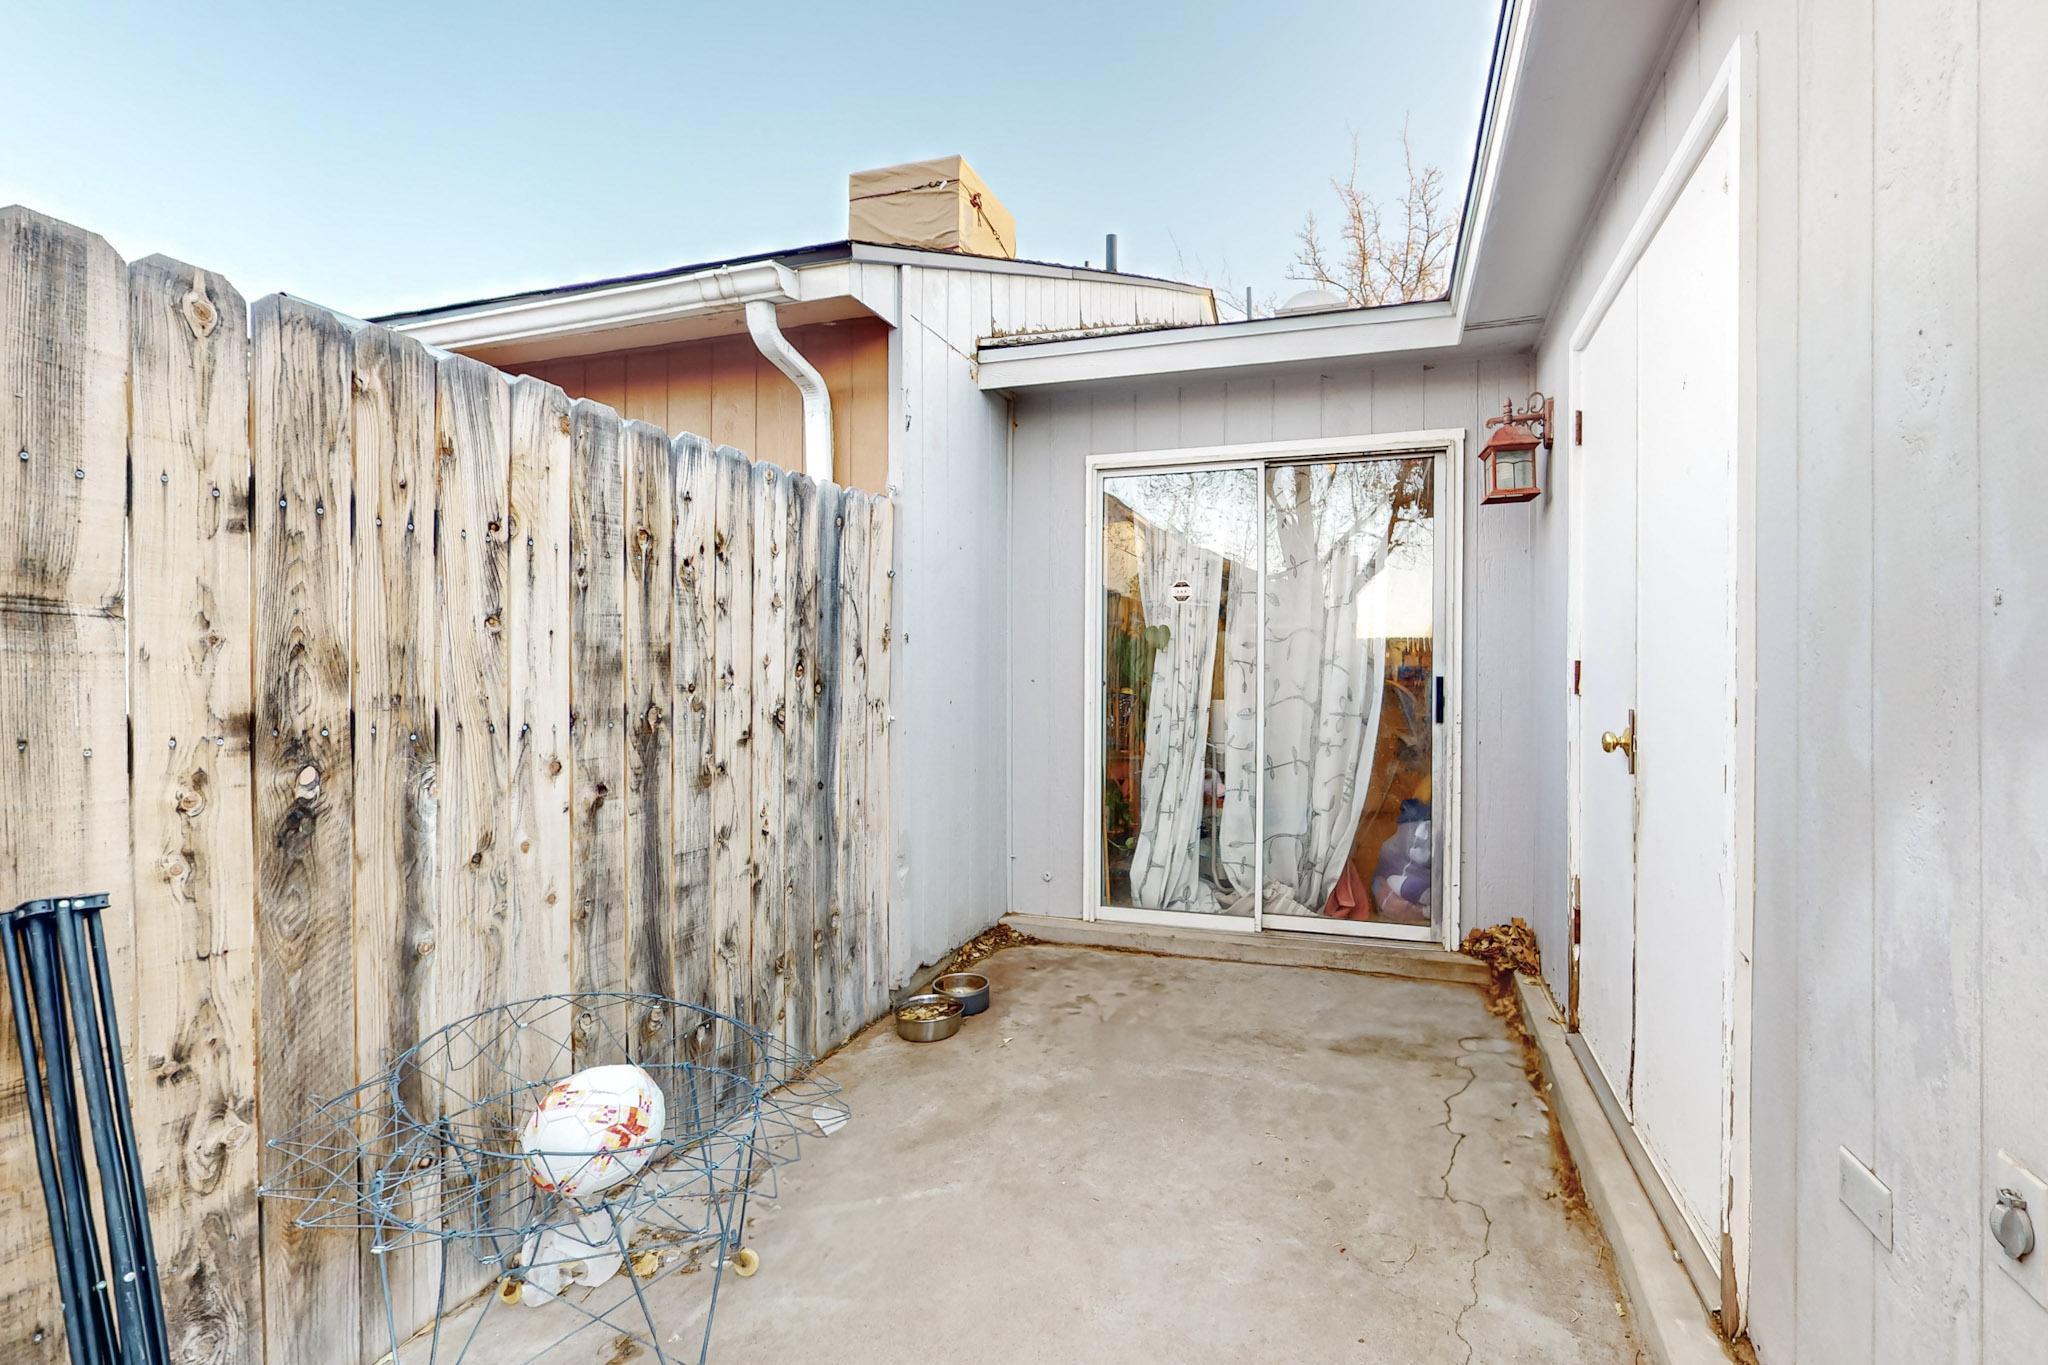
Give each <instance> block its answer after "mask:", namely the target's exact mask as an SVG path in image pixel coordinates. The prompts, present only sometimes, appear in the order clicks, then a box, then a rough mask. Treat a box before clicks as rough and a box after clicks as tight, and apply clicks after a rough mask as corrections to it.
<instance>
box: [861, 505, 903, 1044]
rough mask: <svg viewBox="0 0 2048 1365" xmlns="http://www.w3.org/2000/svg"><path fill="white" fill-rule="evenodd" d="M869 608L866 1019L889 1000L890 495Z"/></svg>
mask: <svg viewBox="0 0 2048 1365" xmlns="http://www.w3.org/2000/svg"><path fill="white" fill-rule="evenodd" d="M868 513H869V516H870V518H871V520H870V521H869V524H868V582H867V594H868V611H867V620H866V623H865V624H866V635H865V638H864V640H863V643H862V648H861V668H862V674H861V681H862V683H863V685H864V686H865V687H866V689H867V707H866V713H865V718H866V722H867V729H866V732H865V734H864V735H863V737H862V743H861V758H862V761H863V762H864V763H865V765H866V769H867V772H866V776H865V780H864V792H863V797H862V801H861V812H862V814H861V819H862V827H863V828H864V830H865V831H866V835H867V845H866V850H865V853H866V860H865V863H864V866H863V869H862V870H863V875H864V876H865V878H866V893H865V909H864V910H863V912H862V913H863V916H864V918H865V922H866V927H867V938H866V947H865V949H864V952H863V965H864V966H865V968H866V970H867V990H866V1001H867V1005H866V1009H865V1010H864V1012H863V1016H864V1017H863V1018H862V1020H861V1022H862V1023H865V1022H867V1020H868V1019H872V1018H873V1017H874V1016H875V1015H877V1014H879V1013H881V1012H882V1011H883V1010H884V1009H886V1008H887V1007H888V1004H889V973H890V967H889V886H890V881H891V878H892V877H893V876H894V869H893V868H892V867H891V865H890V851H891V848H892V844H891V840H890V837H889V791H890V785H889V647H890V645H891V643H892V639H891V637H892V635H893V633H894V627H893V625H892V624H891V622H892V617H891V613H892V611H893V603H894V598H895V591H894V583H895V576H896V509H895V506H894V505H893V504H892V503H890V502H889V501H888V500H887V499H885V498H875V499H873V500H871V501H870V502H869V504H868Z"/></svg>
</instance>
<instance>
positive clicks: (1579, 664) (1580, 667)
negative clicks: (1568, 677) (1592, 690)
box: [1572, 659, 1586, 697]
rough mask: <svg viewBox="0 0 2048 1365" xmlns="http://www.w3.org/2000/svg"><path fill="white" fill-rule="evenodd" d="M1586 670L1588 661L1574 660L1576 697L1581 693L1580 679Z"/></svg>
mask: <svg viewBox="0 0 2048 1365" xmlns="http://www.w3.org/2000/svg"><path fill="white" fill-rule="evenodd" d="M1585 670H1586V661H1585V660H1584V659H1573V660H1572V695H1573V696H1575V697H1576V696H1578V695H1579V681H1580V679H1582V678H1583V677H1584V676H1585Z"/></svg>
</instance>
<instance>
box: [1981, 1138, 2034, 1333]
mask: <svg viewBox="0 0 2048 1365" xmlns="http://www.w3.org/2000/svg"><path fill="white" fill-rule="evenodd" d="M1986 1177H1987V1178H1986V1180H1985V1182H1984V1183H1985V1185H1986V1187H1987V1192H1986V1200H1987V1202H1986V1204H1985V1207H1984V1224H1983V1227H1984V1256H1985V1259H1986V1260H1990V1261H1996V1262H1997V1263H1998V1268H1999V1269H2000V1270H2003V1271H2004V1272H2005V1273H2006V1274H2008V1275H2010V1276H2012V1277H2013V1279H2014V1280H2016V1281H2018V1282H2019V1286H2020V1288H2022V1289H2024V1290H2026V1291H2027V1293H2028V1294H2030V1295H2032V1296H2033V1299H2034V1302H2036V1303H2038V1304H2040V1305H2041V1306H2042V1307H2043V1308H2048V1247H2044V1246H2043V1245H2042V1241H2043V1234H2044V1233H2048V1181H2044V1180H2043V1179H2042V1178H2041V1177H2040V1176H2038V1175H2035V1174H2034V1173H2033V1172H2032V1171H2030V1170H2028V1169H2027V1168H2026V1167H2025V1166H2022V1165H2021V1164H2020V1162H2019V1158H2017V1157H2015V1156H2013V1155H2012V1154H2011V1153H2010V1152H2000V1153H1998V1154H1997V1156H1995V1157H1994V1158H1992V1161H1991V1169H1990V1170H1989V1171H1988V1172H1986ZM2000 1190H2011V1191H2012V1192H2013V1193H2014V1194H2016V1195H2018V1196H2019V1197H2020V1198H2022V1199H2024V1200H2026V1201H2027V1213H2028V1215H2029V1216H2030V1217H2031V1219H2032V1221H2033V1225H2034V1249H2033V1250H2032V1251H2030V1252H2028V1253H2027V1254H2026V1255H2025V1256H2023V1257H2021V1258H2020V1259H2018V1260H2014V1259H2013V1258H2012V1257H2011V1256H2010V1255H2008V1254H2007V1253H2006V1250H2005V1248H2004V1247H2002V1246H2000V1245H1999V1243H1998V1238H1997V1237H1996V1236H1994V1235H1993V1233H1992V1231H1991V1215H1992V1214H1993V1213H1994V1212H1995V1211H1996V1205H1995V1204H1993V1203H1991V1202H1989V1201H1991V1200H1996V1199H1997V1198H1998V1192H1999V1191H2000Z"/></svg>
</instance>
